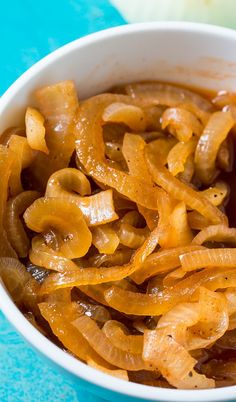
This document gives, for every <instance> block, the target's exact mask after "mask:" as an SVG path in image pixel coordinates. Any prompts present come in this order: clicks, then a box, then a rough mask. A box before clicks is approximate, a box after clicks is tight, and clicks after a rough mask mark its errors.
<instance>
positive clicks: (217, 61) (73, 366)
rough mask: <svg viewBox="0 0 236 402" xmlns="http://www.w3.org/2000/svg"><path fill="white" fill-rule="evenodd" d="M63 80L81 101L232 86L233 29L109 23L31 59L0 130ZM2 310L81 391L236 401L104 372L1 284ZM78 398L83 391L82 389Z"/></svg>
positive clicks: (6, 104)
mask: <svg viewBox="0 0 236 402" xmlns="http://www.w3.org/2000/svg"><path fill="white" fill-rule="evenodd" d="M64 79H72V80H74V81H75V83H76V85H77V87H78V91H79V96H80V98H84V97H88V96H91V95H94V94H96V93H98V92H102V91H105V90H106V89H108V88H109V87H111V86H113V85H116V84H119V83H125V82H130V81H137V80H148V79H149V80H150V79H152V80H163V81H169V82H178V83H183V84H188V85H193V86H197V87H201V88H204V87H205V88H209V89H216V90H219V89H226V90H234V91H236V32H234V31H232V30H229V29H224V28H219V27H215V26H207V25H203V24H193V23H179V22H178V23H174V22H162V23H160V22H159V23H147V24H137V25H129V26H122V27H118V28H113V29H109V30H106V31H102V32H99V33H96V34H93V35H89V36H87V37H85V38H82V39H79V40H77V41H74V42H72V43H70V44H68V45H66V46H64V47H62V48H60V49H59V50H57V51H55V52H54V53H52V54H50V55H49V56H47V57H45V58H44V59H42V60H41V61H40V62H38V63H37V64H35V65H34V66H33V67H32V68H30V69H29V70H28V71H27V72H26V73H25V74H23V75H22V76H21V77H20V78H19V79H18V80H17V81H16V82H15V83H14V84H13V85H12V86H11V87H10V88H9V89H8V91H7V92H6V93H5V94H4V95H3V96H2V98H0V132H2V131H3V130H4V129H5V128H7V127H8V126H13V125H17V124H18V123H19V122H20V121H22V120H23V112H24V110H25V107H26V105H32V104H33V98H32V92H33V91H34V89H35V88H38V87H40V86H42V85H46V84H51V83H55V82H57V81H60V80H64ZM0 307H1V309H2V311H3V313H4V314H5V315H6V317H7V318H8V320H9V321H10V322H11V323H12V324H13V326H14V327H15V328H16V329H17V330H18V331H19V333H20V334H22V335H23V337H24V338H25V339H26V340H27V341H28V342H29V343H30V344H31V345H32V346H33V347H34V348H35V349H36V350H37V351H38V352H40V353H41V354H42V355H43V356H44V357H46V358H47V359H48V360H49V361H50V362H53V363H54V364H55V365H56V366H57V368H61V369H62V370H63V372H64V373H65V374H67V375H69V376H70V377H71V379H72V380H73V381H74V386H75V387H78V389H80V387H81V386H82V387H84V388H86V390H87V391H88V392H91V393H92V394H95V395H100V396H102V397H103V398H105V399H108V400H112V401H115V400H117V401H120V400H121V395H122V401H130V400H136V401H140V400H143V401H151V400H152V401H153V400H155V401H169V402H174V401H179V402H180V401H181V402H183V401H187V402H192V401H199V402H200V401H201V402H209V401H229V400H236V386H232V387H227V388H220V389H213V390H193V391H185V390H173V389H162V388H155V387H150V386H144V385H139V384H135V383H131V382H125V381H122V380H119V379H117V378H114V377H111V376H108V375H106V374H103V373H102V372H99V371H97V370H94V369H93V368H91V367H89V366H87V365H85V364H84V363H82V362H80V361H78V360H76V359H75V358H73V357H72V356H70V355H69V354H67V353H65V352H63V351H62V350H61V349H59V348H58V347H57V346H56V345H54V344H53V343H52V342H50V341H49V340H47V339H46V338H45V337H44V336H43V335H41V334H40V333H39V332H38V331H37V330H36V329H35V328H34V327H33V326H32V325H31V324H30V323H29V322H28V321H27V320H26V319H25V318H24V316H23V315H22V314H21V313H20V311H19V310H18V309H17V308H16V307H15V305H14V304H13V302H12V301H11V298H10V297H9V295H8V293H7V291H6V290H5V288H4V286H3V285H1V284H0ZM81 398H82V394H81ZM83 398H84V400H86V399H87V398H88V396H87V395H85V394H83ZM87 400H88V399H87ZM95 400H97V399H95Z"/></svg>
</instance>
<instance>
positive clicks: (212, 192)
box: [201, 181, 230, 206]
mask: <svg viewBox="0 0 236 402" xmlns="http://www.w3.org/2000/svg"><path fill="white" fill-rule="evenodd" d="M229 191H230V189H229V186H228V185H227V184H226V183H225V182H223V181H219V182H217V183H215V185H214V187H209V188H207V189H206V190H203V191H202V192H201V193H202V195H204V197H206V198H207V199H208V200H209V201H210V202H211V203H212V204H213V205H215V206H219V205H221V204H223V202H224V200H225V199H226V198H227V196H228V194H229Z"/></svg>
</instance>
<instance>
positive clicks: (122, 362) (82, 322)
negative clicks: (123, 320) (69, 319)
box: [72, 316, 151, 371]
mask: <svg viewBox="0 0 236 402" xmlns="http://www.w3.org/2000/svg"><path fill="white" fill-rule="evenodd" d="M72 324H73V326H74V327H75V328H76V329H77V330H78V331H79V332H80V333H81V334H82V335H83V337H84V338H85V339H86V341H87V342H88V343H89V344H90V346H91V347H92V348H93V349H94V350H95V352H96V353H98V354H99V355H100V356H101V357H102V358H103V359H104V360H106V361H108V362H109V363H110V364H112V365H114V366H116V367H120V368H122V369H124V370H132V371H137V370H144V369H149V370H150V369H151V366H150V365H149V364H145V362H144V361H143V359H142V356H141V354H137V353H131V352H127V351H124V350H122V349H120V348H118V347H116V346H114V345H113V343H112V342H111V341H110V339H109V338H107V337H106V335H105V334H104V333H103V332H102V330H101V329H99V327H98V326H97V324H96V323H95V322H94V321H93V320H92V319H91V318H89V317H86V316H81V317H79V318H77V319H76V320H75V321H73V323H72Z"/></svg>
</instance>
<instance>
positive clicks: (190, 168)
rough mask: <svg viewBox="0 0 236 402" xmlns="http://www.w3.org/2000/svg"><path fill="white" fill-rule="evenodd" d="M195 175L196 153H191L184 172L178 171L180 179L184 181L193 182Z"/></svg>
mask: <svg viewBox="0 0 236 402" xmlns="http://www.w3.org/2000/svg"><path fill="white" fill-rule="evenodd" d="M193 175H194V155H190V156H189V157H188V158H187V159H186V162H185V165H184V170H183V172H180V173H178V175H177V176H178V179H179V180H181V181H183V182H184V183H187V184H188V183H191V181H192V178H193Z"/></svg>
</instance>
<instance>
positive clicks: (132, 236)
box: [117, 222, 150, 249]
mask: <svg viewBox="0 0 236 402" xmlns="http://www.w3.org/2000/svg"><path fill="white" fill-rule="evenodd" d="M149 233H150V232H149V229H148V228H147V227H145V228H135V227H134V226H132V225H130V224H129V223H125V222H123V223H121V224H120V227H119V231H118V233H117V235H118V238H119V241H120V243H121V244H123V245H124V246H126V247H129V248H131V249H137V248H139V247H140V246H141V245H142V244H143V243H144V241H145V239H146V238H147V236H148V234H149Z"/></svg>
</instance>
